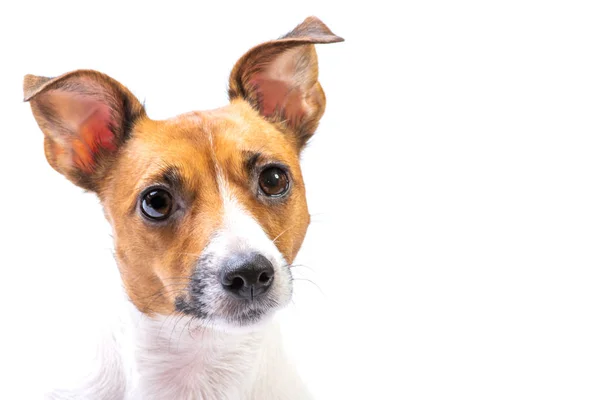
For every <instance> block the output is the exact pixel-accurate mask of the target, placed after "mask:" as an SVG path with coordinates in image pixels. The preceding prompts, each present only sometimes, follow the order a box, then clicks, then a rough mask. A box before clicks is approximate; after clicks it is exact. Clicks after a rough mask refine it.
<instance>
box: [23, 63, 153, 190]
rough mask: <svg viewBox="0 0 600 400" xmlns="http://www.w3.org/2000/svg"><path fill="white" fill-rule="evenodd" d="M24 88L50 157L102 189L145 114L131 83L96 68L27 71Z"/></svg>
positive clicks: (72, 176) (77, 179)
mask: <svg viewBox="0 0 600 400" xmlns="http://www.w3.org/2000/svg"><path fill="white" fill-rule="evenodd" d="M23 92H24V101H29V102H30V103H31V110H32V112H33V116H34V117H35V119H36V121H37V123H38V125H39V126H40V128H41V130H42V132H44V136H45V138H44V151H45V153H46V158H47V160H48V162H49V163H50V165H51V166H52V167H53V168H54V169H55V170H57V171H58V172H60V173H61V174H63V175H64V176H66V177H67V178H68V179H69V180H71V181H72V182H73V183H75V184H76V185H78V186H80V187H82V188H84V189H86V190H92V191H97V190H98V184H99V182H100V180H101V179H102V178H103V177H104V176H105V174H106V171H107V169H108V168H109V167H110V164H111V161H112V160H114V159H115V157H116V153H117V151H118V149H119V147H120V146H121V145H122V144H123V142H124V141H125V140H126V139H127V136H128V134H129V131H130V128H131V126H132V124H133V123H134V122H135V120H136V119H138V118H140V117H142V116H145V111H144V107H143V106H142V105H141V104H140V102H139V101H138V100H137V99H136V98H135V96H134V95H133V94H131V92H130V91H129V90H127V88H125V87H124V86H123V85H121V84H120V83H118V82H117V81H115V80H114V79H112V78H110V77H108V76H107V75H104V74H102V73H99V72H96V71H90V70H79V71H73V72H69V73H67V74H64V75H62V76H59V77H57V78H45V77H40V76H34V75H26V76H25V80H24V82H23Z"/></svg>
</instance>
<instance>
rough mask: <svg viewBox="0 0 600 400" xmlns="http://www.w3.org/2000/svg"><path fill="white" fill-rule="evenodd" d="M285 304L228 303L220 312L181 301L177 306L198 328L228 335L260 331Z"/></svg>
mask: <svg viewBox="0 0 600 400" xmlns="http://www.w3.org/2000/svg"><path fill="white" fill-rule="evenodd" d="M288 302H289V299H288V300H286V301H284V302H274V301H255V302H245V301H244V302H241V301H231V302H226V304H224V305H223V306H222V307H219V309H218V310H214V311H213V310H210V311H209V310H207V307H205V306H203V305H202V304H190V303H186V302H184V301H180V302H179V304H178V305H177V306H176V308H177V309H178V311H179V312H181V313H183V314H186V315H188V316H190V317H192V318H193V319H194V320H195V321H196V322H197V323H198V326H201V327H203V328H209V329H214V330H217V331H221V332H228V333H248V332H253V331H258V330H260V329H261V328H263V327H264V326H266V325H267V324H268V323H269V322H271V321H272V320H273V317H274V315H275V314H276V313H277V311H278V310H280V309H282V308H284V307H285V306H286V305H287V303H288Z"/></svg>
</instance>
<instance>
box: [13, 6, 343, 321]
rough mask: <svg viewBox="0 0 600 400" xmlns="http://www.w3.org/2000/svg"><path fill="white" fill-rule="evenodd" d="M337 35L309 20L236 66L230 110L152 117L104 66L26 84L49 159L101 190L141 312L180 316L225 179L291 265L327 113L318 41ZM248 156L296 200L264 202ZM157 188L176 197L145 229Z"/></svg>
mask: <svg viewBox="0 0 600 400" xmlns="http://www.w3.org/2000/svg"><path fill="white" fill-rule="evenodd" d="M341 40H343V39H341V38H339V37H338V36H335V35H334V34H333V33H331V31H330V30H329V29H328V28H327V27H326V26H325V25H324V24H323V23H322V22H321V21H319V20H318V19H317V18H314V17H311V18H308V19H307V20H305V21H304V22H303V23H302V24H300V25H299V26H298V27H297V28H296V29H294V30H293V31H292V32H290V33H289V34H287V35H286V36H284V37H282V38H281V39H278V40H274V41H271V42H267V43H264V44H262V45H259V46H257V47H255V48H253V49H251V50H250V51H249V52H248V53H246V54H245V55H244V56H243V57H242V58H241V59H240V60H239V61H238V62H237V63H236V65H235V67H234V68H233V71H232V73H231V79H230V90H229V94H230V98H231V103H230V104H229V105H227V106H225V107H223V108H220V109H218V110H213V111H206V112H192V113H189V114H184V115H181V116H178V117H175V118H172V119H169V120H165V121H155V120H152V119H150V118H149V117H148V116H147V115H146V113H145V111H144V109H143V107H142V105H141V104H140V102H139V101H138V100H137V99H136V98H135V96H133V94H131V92H130V91H129V90H127V89H126V88H125V87H124V86H123V85H121V84H120V83H118V82H116V81H115V80H113V79H112V78H110V77H108V76H106V75H104V74H102V73H99V72H96V71H89V70H79V71H74V72H70V73H67V74H65V75H62V76H60V77H57V78H44V77H37V76H33V75H27V76H26V77H25V82H24V96H25V101H29V102H30V103H31V107H32V112H33V115H34V117H35V119H36V121H37V122H38V124H39V126H40V128H41V130H42V131H43V133H44V136H45V139H44V140H45V142H44V148H45V153H46V157H47V159H48V162H49V163H50V165H51V166H52V167H53V168H54V169H55V170H57V171H58V172H60V173H61V174H63V175H65V176H66V177H67V178H68V179H69V180H71V181H72V182H74V183H75V184H77V185H79V186H81V187H83V188H85V189H88V190H92V191H95V192H96V193H97V194H98V196H99V198H100V200H101V202H102V205H103V207H104V209H105V214H106V216H107V218H108V220H109V222H110V223H111V225H112V227H113V231H114V240H115V247H116V255H117V260H118V264H119V269H120V271H121V275H122V278H123V282H124V285H125V288H126V290H127V293H128V295H129V297H130V298H131V300H132V301H133V303H134V304H135V305H136V306H137V307H138V309H140V310H141V311H142V312H146V313H149V314H152V313H162V314H169V313H172V312H173V311H174V304H175V302H176V299H177V297H178V296H180V295H181V294H182V293H183V291H184V290H185V289H186V286H185V285H184V283H185V282H186V280H189V279H190V277H191V276H192V274H193V273H194V269H195V268H197V267H198V259H199V257H201V256H202V254H203V251H204V250H205V248H206V246H207V244H208V243H209V242H210V240H212V239H214V235H215V232H217V230H218V229H219V228H220V227H221V226H222V224H223V208H224V207H225V205H224V199H223V196H224V195H223V184H224V183H225V184H226V186H227V195H228V196H232V197H234V198H235V202H236V204H238V205H239V207H240V209H243V210H245V212H247V213H248V214H249V216H250V217H251V219H252V220H255V221H257V222H258V223H259V224H260V227H261V228H262V230H263V231H264V233H265V234H266V235H267V237H268V238H269V239H270V240H272V241H273V243H274V244H275V245H276V247H277V250H278V251H279V253H280V254H281V256H282V257H283V258H284V259H285V261H286V262H287V263H291V262H292V261H293V259H294V257H295V256H296V254H297V252H298V250H299V248H300V245H301V243H302V241H303V239H304V235H305V233H306V229H307V227H308V224H309V214H308V210H307V205H306V198H305V193H304V184H303V181H302V174H301V170H300V164H299V151H300V149H301V148H302V147H303V146H304V144H305V143H306V141H307V140H308V138H309V137H310V136H311V135H312V134H313V133H314V130H315V129H316V126H317V124H318V121H319V119H320V117H321V116H322V114H323V112H324V107H325V96H324V94H323V90H322V88H321V86H320V84H319V82H318V80H317V77H318V67H317V56H316V52H315V49H314V46H313V44H315V43H333V42H339V41H341ZM249 158H252V160H249ZM250 161H252V162H253V163H255V164H256V165H257V167H256V168H259V167H260V166H261V165H267V164H269V163H279V164H281V165H284V166H285V168H287V170H288V173H289V175H290V178H291V189H290V193H289V195H288V196H286V197H285V198H282V199H280V200H277V201H275V200H265V199H264V198H261V197H260V196H257V188H256V176H255V172H254V169H252V168H250V167H249V166H248V164H249V163H250ZM253 168H254V167H253ZM221 181H223V182H221ZM156 184H162V185H166V186H169V187H170V188H171V190H172V191H173V192H174V193H175V194H174V195H173V197H174V198H176V199H175V200H176V201H177V206H178V211H177V212H176V213H175V214H173V215H172V216H171V218H170V219H169V220H168V221H166V222H165V223H162V222H161V223H149V222H148V221H147V220H145V219H144V217H143V216H142V215H141V213H140V210H139V207H140V196H141V194H142V193H143V192H144V191H145V190H146V189H148V188H149V187H151V186H152V185H156Z"/></svg>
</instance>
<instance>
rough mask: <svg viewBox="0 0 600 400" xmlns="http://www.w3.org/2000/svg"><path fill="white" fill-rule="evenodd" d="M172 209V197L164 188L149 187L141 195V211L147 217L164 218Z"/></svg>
mask: <svg viewBox="0 0 600 400" xmlns="http://www.w3.org/2000/svg"><path fill="white" fill-rule="evenodd" d="M172 209H173V198H172V197H171V195H170V194H169V192H167V191H166V190H164V189H150V190H148V191H147V192H146V193H145V194H144V195H143V197H142V213H143V214H144V216H146V217H148V218H149V219H153V220H161V219H165V218H167V217H168V216H169V215H170V214H171V211H172Z"/></svg>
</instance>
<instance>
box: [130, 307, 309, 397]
mask: <svg viewBox="0 0 600 400" xmlns="http://www.w3.org/2000/svg"><path fill="white" fill-rule="evenodd" d="M129 329H130V332H129V334H128V337H129V340H131V342H130V344H131V345H132V347H133V355H132V358H131V359H130V360H125V364H130V363H131V364H132V366H133V368H130V370H132V374H131V376H130V378H129V379H128V380H129V381H130V383H129V384H128V387H129V388H133V392H130V395H129V396H126V397H127V398H134V399H148V398H152V399H163V398H164V399H174V398H177V399H188V398H190V399H258V398H279V397H280V396H288V397H285V398H296V396H299V397H298V398H307V397H308V394H307V393H306V392H304V389H303V385H302V383H301V382H300V381H299V379H298V377H297V376H296V373H295V370H294V368H293V367H292V366H291V365H290V364H289V363H288V362H287V360H286V359H285V357H284V354H283V353H284V352H283V348H282V343H281V338H280V333H279V326H278V324H277V323H276V322H275V321H270V322H267V323H265V324H263V325H261V326H259V327H256V328H253V329H252V330H245V331H243V330H240V331H225V330H222V329H219V328H217V329H215V328H209V327H199V326H197V325H195V324H194V321H192V320H190V319H189V318H188V317H181V316H169V317H153V318H149V317H147V316H143V315H140V314H139V313H138V314H137V315H136V316H134V318H133V322H132V324H131V325H130V326H129ZM128 347H129V346H128ZM130 354H131V353H130ZM290 388H291V389H292V390H294V392H293V393H289V390H290ZM273 396H274V397H273Z"/></svg>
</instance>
